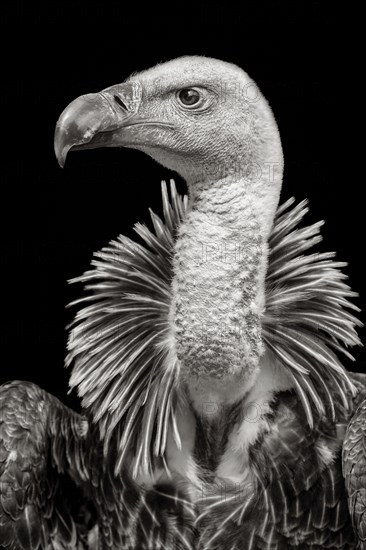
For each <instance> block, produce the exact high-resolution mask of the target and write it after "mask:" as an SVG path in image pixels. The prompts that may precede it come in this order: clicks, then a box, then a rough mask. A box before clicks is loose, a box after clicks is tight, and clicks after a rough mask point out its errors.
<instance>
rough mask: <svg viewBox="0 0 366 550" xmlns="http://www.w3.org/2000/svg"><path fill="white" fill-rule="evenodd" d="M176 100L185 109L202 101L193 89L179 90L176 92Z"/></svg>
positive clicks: (197, 92)
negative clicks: (177, 99)
mask: <svg viewBox="0 0 366 550" xmlns="http://www.w3.org/2000/svg"><path fill="white" fill-rule="evenodd" d="M178 98H179V101H180V102H181V103H182V105H184V106H185V107H193V106H194V105H197V103H199V102H200V100H201V99H202V98H201V95H200V93H199V91H198V90H195V89H194V88H184V89H183V90H180V92H178Z"/></svg>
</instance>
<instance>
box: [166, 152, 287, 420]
mask: <svg viewBox="0 0 366 550" xmlns="http://www.w3.org/2000/svg"><path fill="white" fill-rule="evenodd" d="M271 152H272V155H271V156H269V157H267V158H264V159H263V163H262V164H261V167H262V168H261V170H258V166H257V168H256V169H255V170H253V171H252V172H249V173H248V170H245V169H244V168H245V167H243V171H241V170H239V173H232V174H228V175H225V177H223V178H219V179H216V180H214V181H210V179H209V178H207V179H204V180H203V181H197V180H196V181H194V182H189V181H188V188H189V194H190V205H189V209H188V213H187V216H186V218H185V220H184V222H183V223H182V225H181V227H180V230H179V234H178V239H177V242H176V247H175V256H174V274H175V277H174V280H173V296H174V298H173V308H172V315H173V319H174V323H173V324H174V331H175V335H174V336H175V345H176V352H177V356H178V359H179V360H180V363H181V373H182V378H183V380H184V383H185V385H186V387H187V389H188V394H189V397H190V399H191V400H192V403H193V405H194V408H195V409H196V411H197V412H198V413H199V414H202V415H206V414H210V415H212V414H213V413H214V412H215V410H217V411H220V409H221V406H222V405H230V404H232V403H234V402H236V401H238V400H239V399H240V398H242V397H243V396H244V395H245V394H247V393H248V392H249V391H250V389H251V388H252V387H253V385H254V384H255V380H256V378H257V376H258V373H259V370H260V359H261V357H262V355H263V353H264V347H263V342H262V337H261V317H262V314H263V311H264V305H265V276H266V269H267V259H268V244H267V243H268V237H269V234H270V231H271V227H272V224H273V218H274V215H275V211H276V208H277V204H278V199H279V193H280V187H281V181H282V166H283V161H282V152H281V148H280V146H279V147H278V148H271ZM273 153H274V154H273ZM266 162H267V164H265V163H266ZM243 174H245V177H244V176H243Z"/></svg>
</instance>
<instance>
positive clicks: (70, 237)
mask: <svg viewBox="0 0 366 550" xmlns="http://www.w3.org/2000/svg"><path fill="white" fill-rule="evenodd" d="M346 8H347V6H344V7H343V9H346ZM334 10H335V8H334V6H332V7H328V6H326V5H325V4H324V3H323V2H313V3H311V2H295V1H281V2H276V1H272V2H266V3H263V2H251V1H250V2H240V3H238V4H235V5H230V4H228V3H225V2H220V3H217V4H215V3H212V2H210V3H209V2H203V3H194V2H192V1H190V2H179V3H174V4H173V3H172V4H171V5H170V9H169V11H167V10H166V9H165V8H163V7H162V6H161V5H158V4H156V3H154V5H151V6H149V7H148V6H145V5H143V4H142V3H139V2H137V1H135V2H133V3H130V4H127V3H126V2H123V3H122V2H111V3H108V4H107V3H104V2H98V3H97V2H94V1H89V2H85V3H83V4H82V3H79V2H76V1H73V2H70V1H69V2H66V1H63V2H52V3H47V4H46V3H44V4H38V5H35V4H32V5H30V3H28V4H27V5H25V4H24V5H23V6H22V5H19V4H18V6H17V8H16V9H15V13H14V12H13V13H12V14H11V15H10V16H9V20H8V24H9V28H10V29H11V32H10V35H9V36H10V38H9V40H8V43H7V48H6V50H5V51H4V52H3V53H4V58H5V59H4V64H5V62H7V63H6V64H7V70H6V71H7V72H6V78H5V80H4V83H3V85H2V88H3V91H4V92H5V98H4V100H3V105H2V109H3V111H2V114H3V117H2V136H3V139H4V138H5V140H4V142H3V143H4V145H3V147H2V150H3V163H2V166H3V167H2V180H3V185H2V200H1V209H2V216H1V219H2V226H3V227H2V233H1V242H2V250H1V261H2V269H1V273H2V286H1V289H2V304H3V306H2V315H1V319H2V329H1V349H2V360H1V373H0V383H2V382H4V381H6V380H9V379H27V380H31V381H34V382H36V383H38V384H39V385H41V386H42V387H43V388H45V389H46V390H48V391H50V392H52V393H54V394H55V395H57V396H58V397H60V398H62V400H63V401H65V402H67V403H69V404H71V405H73V406H77V398H76V396H69V397H67V396H66V393H67V380H68V376H69V373H68V372H67V371H66V370H65V369H64V368H63V361H64V356H65V344H66V332H65V326H66V324H67V323H68V322H70V320H71V319H72V316H73V313H72V311H70V310H67V309H65V306H66V304H67V303H68V302H70V301H71V300H72V299H74V298H77V297H79V296H80V294H81V287H80V286H78V285H71V286H70V285H68V284H67V280H68V279H70V278H72V277H75V276H78V275H80V274H81V273H82V272H83V271H84V270H85V269H87V267H88V264H89V262H90V259H91V256H92V253H93V252H94V251H96V250H98V249H100V248H101V247H102V246H104V245H105V244H106V243H107V242H108V241H109V240H110V239H112V238H114V237H115V236H117V235H118V234H119V233H125V234H127V235H130V236H132V235H133V231H132V226H133V224H134V223H135V222H136V221H144V220H148V207H150V206H151V207H153V209H154V210H155V211H157V212H160V211H161V208H160V183H159V182H160V180H161V179H162V178H169V177H170V176H171V174H169V173H168V172H167V171H166V170H165V169H163V168H162V167H160V166H159V165H157V164H156V163H154V162H153V161H152V160H151V159H149V158H148V157H145V156H144V155H143V154H142V153H140V152H136V151H130V150H122V149H121V150H118V149H109V150H103V149H100V150H94V151H85V152H80V153H73V154H70V155H69V158H68V161H67V165H66V168H65V169H64V170H61V169H60V168H59V167H58V165H57V163H56V160H55V158H54V153H53V131H54V126H55V122H56V120H57V118H58V116H59V114H60V113H61V111H62V110H63V109H64V107H65V106H66V105H67V104H68V103H69V102H70V101H71V100H73V99H74V98H75V97H77V96H79V95H81V94H83V93H88V92H92V91H98V90H100V89H103V88H105V87H107V86H109V85H111V84H116V83H118V82H121V81H123V80H124V79H125V78H126V77H127V76H128V75H129V74H130V73H131V72H133V71H138V70H142V69H144V68H148V67H149V66H152V65H154V64H156V63H157V62H160V61H164V60H168V59H171V58H174V57H177V56H180V55H187V54H188V55H189V54H199V55H207V56H212V57H218V58H221V59H224V60H226V61H230V62H234V63H236V64H238V65H240V66H241V67H243V68H244V69H245V70H246V71H247V72H248V73H249V75H250V76H251V77H252V78H253V79H254V80H255V81H256V82H257V83H258V85H259V87H260V88H261V90H262V92H263V93H264V95H265V96H266V97H267V99H268V100H269V103H270V105H271V106H272V108H273V110H274V113H275V115H276V118H277V121H278V124H279V128H280V132H281V136H282V141H283V147H284V154H285V178H284V185H283V192H282V197H283V199H285V198H287V197H289V196H291V195H295V197H296V198H297V199H298V200H300V199H303V198H305V197H307V198H309V199H310V205H311V212H310V214H309V215H308V221H309V222H314V221H317V220H318V219H325V220H326V225H325V227H324V229H323V235H324V243H323V244H322V245H321V247H320V249H322V250H336V251H337V254H338V258H339V259H342V260H345V261H348V262H349V264H350V265H349V267H348V268H347V273H348V275H349V276H350V283H351V286H352V287H353V288H354V289H355V290H357V291H358V292H362V291H363V290H364V288H363V287H364V278H363V262H362V256H363V254H364V244H363V243H364V199H363V198H362V186H363V183H362V178H363V169H362V167H363V163H362V156H360V155H356V154H355V146H356V145H357V141H358V139H359V138H358V137H357V134H355V130H354V126H356V127H357V126H358V124H359V123H358V118H357V117H358V112H359V105H360V104H361V103H362V93H363V90H362V89H361V90H360V89H359V85H358V83H357V78H358V75H359V73H360V69H359V68H360V67H361V60H360V62H359V64H358V69H357V68H356V71H354V69H352V67H351V60H352V61H353V62H354V61H355V59H356V67H357V63H358V62H357V44H356V40H357V32H356V31H355V30H354V22H355V21H356V20H357V14H354V13H352V16H351V17H349V16H347V13H344V11H342V13H341V12H340V11H334ZM12 29H14V30H12ZM4 71H5V69H4ZM4 74H5V73H4ZM352 122H355V123H356V124H355V125H352V126H351V123H352ZM356 130H357V128H356ZM5 145H6V147H5ZM354 168H356V169H357V172H356V173H357V176H355V174H354V173H353V169H354ZM179 188H180V189H181V190H184V184H183V183H182V182H180V183H179ZM364 295H365V294H363V296H362V295H361V298H360V299H359V300H358V305H360V306H361V307H362V304H364ZM361 337H362V338H363V340H364V332H363V331H361ZM355 355H356V359H357V361H356V363H355V364H354V365H351V366H350V365H348V364H347V366H348V367H350V368H352V369H354V370H359V371H360V370H365V369H366V367H365V356H364V352H363V350H362V349H358V350H356V351H355Z"/></svg>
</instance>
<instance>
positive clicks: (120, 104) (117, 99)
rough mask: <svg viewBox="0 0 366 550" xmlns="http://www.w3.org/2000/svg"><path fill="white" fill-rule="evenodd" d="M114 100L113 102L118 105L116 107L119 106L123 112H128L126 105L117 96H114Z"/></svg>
mask: <svg viewBox="0 0 366 550" xmlns="http://www.w3.org/2000/svg"><path fill="white" fill-rule="evenodd" d="M114 100H115V102H116V103H118V105H119V106H120V107H122V109H124V110H125V111H127V110H128V109H127V106H126V104H125V103H123V101H122V99H121V98H120V97H119V96H118V95H115V96H114Z"/></svg>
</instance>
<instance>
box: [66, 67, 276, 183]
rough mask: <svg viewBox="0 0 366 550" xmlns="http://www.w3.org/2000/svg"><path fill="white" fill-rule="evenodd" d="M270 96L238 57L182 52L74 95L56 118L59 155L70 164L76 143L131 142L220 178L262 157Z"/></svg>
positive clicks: (192, 171) (190, 175)
mask: <svg viewBox="0 0 366 550" xmlns="http://www.w3.org/2000/svg"><path fill="white" fill-rule="evenodd" d="M264 104H265V105H266V102H265V100H263V98H262V97H261V96H260V93H259V91H258V89H257V88H256V86H255V84H254V82H253V81H251V80H250V78H249V77H248V76H247V75H246V73H244V72H243V71H242V70H241V69H239V68H238V67H236V66H235V65H231V64H229V63H225V62H222V61H219V60H215V59H210V58H203V57H185V58H180V59H176V60H174V61H170V62H167V63H164V64H162V65H158V66H156V67H154V68H152V69H149V70H147V71H145V72H142V73H139V74H137V75H134V76H133V77H130V78H129V79H127V80H126V81H125V82H124V83H123V84H118V85H115V86H111V87H109V88H107V89H105V90H103V91H102V92H99V93H96V94H88V95H85V96H81V97H79V98H77V99H76V100H75V101H73V102H72V103H71V104H70V105H69V106H68V107H67V108H66V109H65V110H64V112H63V113H62V114H61V116H60V118H59V120H58V122H57V126H56V133H55V150H56V155H57V158H58V160H59V162H60V164H61V165H63V164H64V162H65V159H66V155H67V152H68V151H69V150H70V149H88V148H96V147H129V148H134V149H139V150H141V151H144V152H146V153H147V154H149V155H150V156H151V157H153V158H154V159H155V160H157V161H158V162H160V163H161V164H162V165H164V166H166V167H168V168H170V169H172V170H175V171H176V172H178V173H179V174H180V175H181V176H183V177H184V178H185V179H186V180H187V181H194V180H204V179H207V178H210V179H212V178H215V177H216V178H217V179H218V178H219V177H222V174H224V173H226V172H227V171H228V170H232V169H237V168H238V162H239V160H238V159H240V163H241V162H242V161H243V162H244V163H245V164H247V165H248V163H250V162H255V151H256V146H260V144H261V142H263V139H262V136H261V132H263V124H264V126H265V121H266V117H265V116H264V117H263V113H262V112H261V113H260V115H261V116H258V109H261V110H262V111H263V105H264ZM264 111H265V109H264ZM268 113H270V110H269V108H268ZM259 120H260V121H261V125H262V128H259V127H258V121H259ZM263 121H264V122H263ZM264 131H265V128H264Z"/></svg>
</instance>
